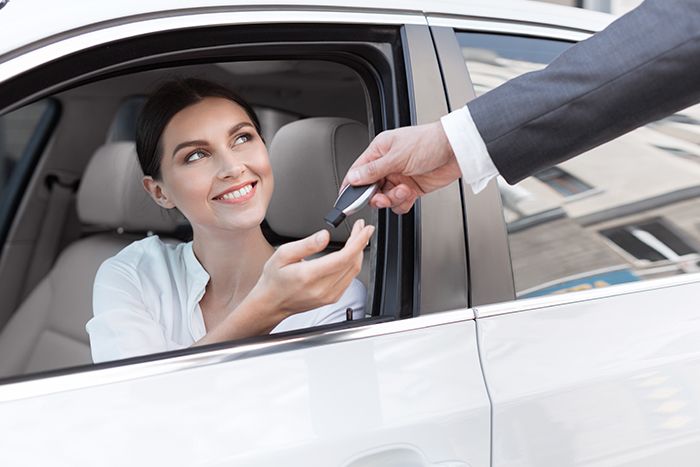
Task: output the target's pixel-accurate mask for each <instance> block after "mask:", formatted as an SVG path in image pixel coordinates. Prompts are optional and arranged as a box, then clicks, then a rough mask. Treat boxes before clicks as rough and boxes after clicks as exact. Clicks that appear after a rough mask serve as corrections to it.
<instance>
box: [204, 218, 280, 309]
mask: <svg viewBox="0 0 700 467" xmlns="http://www.w3.org/2000/svg"><path fill="white" fill-rule="evenodd" d="M192 247H193V249H194V254H195V256H196V257H197V259H198V260H199V262H200V263H201V265H202V266H203V267H204V269H205V270H206V271H207V273H208V274H209V278H210V279H209V284H207V289H206V295H208V296H209V297H208V298H210V299H212V298H213V299H214V301H215V302H230V303H231V304H232V305H237V303H239V302H240V301H241V300H243V298H245V296H246V295H248V292H250V291H251V290H252V288H253V287H254V286H255V284H256V283H257V282H258V279H259V278H260V275H261V274H262V270H263V266H264V265H265V262H267V260H268V259H269V258H270V256H272V254H273V253H274V248H273V247H272V245H270V244H269V243H268V242H267V240H266V239H265V237H264V236H263V234H262V231H261V230H260V227H256V228H254V229H251V230H247V231H237V232H234V233H231V232H225V233H217V234H212V233H209V232H197V231H195V232H194V241H193V245H192Z"/></svg>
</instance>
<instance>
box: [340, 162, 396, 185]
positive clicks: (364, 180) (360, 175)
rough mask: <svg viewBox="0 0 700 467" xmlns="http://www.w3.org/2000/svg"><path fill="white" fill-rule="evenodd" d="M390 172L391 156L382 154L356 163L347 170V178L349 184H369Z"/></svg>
mask: <svg viewBox="0 0 700 467" xmlns="http://www.w3.org/2000/svg"><path fill="white" fill-rule="evenodd" d="M391 173H392V164H391V158H390V157H387V156H384V157H380V158H379V159H375V160H372V161H369V162H367V163H366V164H362V165H358V166H357V167H353V168H352V169H350V170H349V171H348V176H347V180H348V182H350V184H351V185H369V184H370V183H374V182H376V181H379V180H381V179H383V178H385V177H386V176H387V175H391Z"/></svg>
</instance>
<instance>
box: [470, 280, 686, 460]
mask: <svg viewBox="0 0 700 467" xmlns="http://www.w3.org/2000/svg"><path fill="white" fill-rule="evenodd" d="M654 285H655V286H652V285H651V284H648V285H647V288H646V290H640V291H634V288H635V286H637V284H634V285H632V286H618V287H615V288H611V289H609V290H607V291H605V292H603V291H601V290H596V291H591V292H580V293H579V292H576V293H571V294H567V295H566V296H565V297H564V296H560V297H558V298H559V302H560V303H558V304H557V303H556V302H555V300H554V299H553V298H552V297H549V298H548V299H542V300H538V299H533V301H534V303H527V302H529V300H523V301H522V305H523V306H524V307H525V309H526V310H527V311H517V310H518V309H517V308H516V307H510V309H506V308H505V307H504V306H499V305H494V306H492V307H489V306H485V307H483V308H481V309H478V310H477V314H479V315H483V316H486V317H484V318H481V319H480V320H479V322H478V329H479V331H478V332H479V343H480V350H481V355H482V359H483V365H484V371H485V376H486V380H487V384H488V388H489V393H490V395H491V398H492V402H493V406H494V414H493V424H494V425H493V434H494V439H493V446H494V449H493V465H494V466H515V465H517V466H542V465H552V466H554V465H635V466H649V467H651V466H657V465H674V466H682V465H688V466H690V465H696V463H697V453H698V452H700V396H699V395H700V346H698V342H700V327H699V326H698V324H697V323H698V311H699V309H698V300H697V297H698V296H699V295H700V274H694V275H689V276H686V277H684V278H683V280H681V281H679V280H678V279H677V278H672V280H658V281H654ZM637 287H638V286H637ZM519 303H520V302H519Z"/></svg>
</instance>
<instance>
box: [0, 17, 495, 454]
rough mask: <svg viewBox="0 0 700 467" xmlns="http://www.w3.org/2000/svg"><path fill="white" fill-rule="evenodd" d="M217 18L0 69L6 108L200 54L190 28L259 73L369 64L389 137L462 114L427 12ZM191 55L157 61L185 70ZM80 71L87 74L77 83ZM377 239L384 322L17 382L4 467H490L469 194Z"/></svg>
mask: <svg viewBox="0 0 700 467" xmlns="http://www.w3.org/2000/svg"><path fill="white" fill-rule="evenodd" d="M203 12H204V11H189V10H188V11H183V12H177V11H168V12H167V17H168V18H169V20H170V21H171V22H172V25H173V26H172V27H170V26H168V25H167V23H165V22H164V21H163V20H162V18H163V17H165V16H166V15H165V14H163V15H162V17H161V16H160V15H159V14H158V13H154V14H152V15H150V17H149V18H135V19H134V18H132V19H120V20H118V21H116V20H115V21H114V22H113V23H105V24H101V25H97V26H95V27H94V28H93V29H92V30H87V31H81V33H80V34H78V35H70V34H68V35H66V37H63V38H58V39H55V42H51V43H49V44H47V45H46V47H45V48H44V49H41V50H34V51H28V52H27V53H26V54H25V55H19V56H17V57H16V58H10V59H8V60H6V61H5V62H3V63H0V76H3V77H6V79H5V80H4V81H3V82H0V95H2V96H3V98H2V108H3V109H11V108H13V107H17V106H19V105H21V104H22V103H23V102H29V101H31V100H33V99H36V98H37V96H42V95H47V94H49V92H50V89H49V88H50V87H51V86H54V87H60V86H63V85H66V83H67V82H69V81H71V80H73V81H76V80H80V79H87V77H88V76H89V77H90V78H89V79H99V78H100V76H101V74H102V73H107V71H108V70H109V72H110V73H112V72H114V70H120V69H122V70H126V69H127V68H128V66H130V65H129V63H132V62H130V60H133V61H135V62H138V61H139V59H142V58H144V57H140V56H138V54H139V53H141V52H140V51H142V50H145V49H147V48H153V47H158V45H157V44H159V42H158V41H159V40H160V39H162V43H163V44H169V45H168V46H169V47H173V44H176V45H175V47H180V48H182V49H183V50H184V49H186V48H187V47H188V44H191V43H190V42H189V41H188V40H186V39H185V36H181V35H180V34H182V33H183V31H186V30H194V32H196V33H197V34H198V35H199V36H198V37H200V38H201V37H205V35H206V34H207V33H209V32H212V34H213V29H210V28H213V27H214V26H217V27H218V28H219V29H217V31H218V37H221V36H222V34H221V31H223V35H226V34H228V36H227V37H236V33H237V32H238V31H239V29H240V30H244V31H243V32H244V33H245V35H246V37H247V38H249V39H248V43H246V44H245V45H246V47H247V48H246V49H245V53H244V54H243V56H245V57H246V58H248V59H250V57H251V53H252V52H251V50H254V51H257V52H259V53H260V54H262V55H265V54H266V53H267V54H269V55H271V56H275V57H279V56H280V55H284V53H286V52H285V45H286V46H287V48H289V49H294V53H295V54H296V55H299V54H303V53H304V50H305V49H304V47H307V46H309V45H308V44H307V42H314V44H312V45H313V46H314V47H312V48H311V49H309V50H311V51H312V52H313V53H315V54H318V55H317V56H319V55H322V56H324V57H336V56H342V57H345V59H348V57H350V59H351V60H354V62H356V63H360V64H362V66H363V67H364V68H362V69H363V70H366V71H367V72H368V73H367V75H366V77H367V79H368V80H369V79H376V80H377V82H378V83H379V84H378V85H377V86H378V89H379V90H380V91H381V93H379V92H378V93H377V94H373V96H375V97H377V102H381V104H379V105H378V109H379V111H378V112H377V114H376V115H374V116H373V122H374V125H375V129H376V130H377V131H379V130H381V129H384V128H391V127H394V126H398V125H401V124H408V123H422V122H428V121H432V120H434V119H436V118H438V117H439V116H440V115H441V114H443V113H444V112H445V111H446V110H447V107H446V101H445V96H444V93H443V89H442V86H441V78H440V74H439V69H438V65H437V57H436V55H435V50H434V48H433V44H432V41H431V37H430V31H429V29H428V27H427V23H426V20H425V17H424V16H423V15H422V14H420V13H406V12H402V13H401V14H395V13H392V12H391V11H386V12H382V13H381V14H380V13H366V12H359V11H352V10H351V9H348V10H347V11H345V10H344V11H337V10H334V11H328V10H327V9H324V8H315V7H308V6H307V7H305V8H303V9H302V8H298V9H295V8H294V7H290V8H287V9H285V10H280V11H277V10H273V9H271V8H267V9H263V10H259V11H258V10H255V9H251V8H246V9H245V10H244V11H243V10H241V11H236V10H235V8H232V9H231V10H230V11H228V10H225V9H224V10H222V9H214V10H212V11H206V13H207V14H206V15H204V14H199V13H203ZM183 25H184V26H183ZM222 25H224V26H225V28H226V29H223V30H222V29H221V27H222ZM154 26H157V33H156V32H155V30H154ZM301 30H303V31H304V32H303V34H302V33H299V32H298V31H301ZM336 33H337V34H336ZM300 35H301V36H303V37H301V36H300ZM336 36H337V37H336ZM188 37H189V38H192V37H193V36H192V34H190V36H188ZM251 37H252V38H253V39H250V38H251ZM159 38H160V39H159ZM137 40H142V41H141V42H138V43H137V42H136V41H137ZM229 40H232V39H229ZM137 44H138V45H137ZM144 44H147V45H148V46H147V47H145V46H144ZM141 46H144V47H141ZM192 47H193V48H194V46H192ZM107 50H109V51H110V52H111V53H110V54H105V53H104V52H105V51H107ZM150 50H151V51H152V50H153V49H150ZM197 50H199V49H197ZM175 52H180V51H179V50H170V51H169V52H168V53H170V55H168V56H167V57H166V54H165V52H163V55H162V57H160V58H159V59H158V60H163V63H167V64H172V63H173V61H172V54H173V53H175ZM143 53H144V54H145V53H146V52H143ZM188 53H194V54H197V53H199V52H197V51H196V50H195V51H190V52H188ZM232 53H234V52H232ZM122 54H124V55H122ZM134 54H135V55H134ZM324 54H325V55H324ZM334 54H335V55H334ZM154 55H155V54H154ZM234 55H235V53H234ZM46 56H50V57H51V60H52V62H51V63H46V62H43V61H42V60H41V57H46ZM166 58H167V60H166ZM193 58H195V59H201V56H193ZM158 60H155V61H156V62H157V61H158ZM152 65H153V63H151V64H150V65H149V66H152ZM81 67H82V68H81ZM78 68H81V70H80V73H81V74H82V75H81V76H78V75H77V74H76V75H71V73H74V70H76V69H78ZM75 73H77V72H75ZM373 73H374V74H373ZM44 80H46V82H44ZM10 90H15V91H16V92H17V94H15V95H12V94H10V93H9V91H10ZM382 93H383V94H382ZM29 176H31V174H30V175H29ZM37 177H38V175H37V174H35V175H34V178H33V179H32V180H31V183H37V181H36V178H37ZM30 185H31V184H30ZM18 196H21V194H20V195H18ZM8 222H9V221H8ZM378 225H379V231H378V239H379V240H378V243H379V246H378V248H377V249H378V250H379V253H377V263H376V269H375V272H374V273H375V276H374V281H375V282H374V283H375V284H378V286H377V289H376V290H375V299H374V302H373V305H374V306H373V308H372V314H373V315H374V316H373V317H371V318H368V319H366V320H360V321H357V322H355V323H348V324H340V325H331V326H329V327H325V328H319V329H314V330H309V331H300V332H292V333H288V334H283V335H278V336H275V337H265V338H256V339H252V340H249V341H245V342H234V343H225V344H219V345H214V346H208V347H203V348H200V349H190V350H185V351H179V352H174V353H167V354H162V355H154V356H148V357H139V358H135V359H130V360H126V361H119V362H114V363H106V364H101V365H97V366H94V365H89V366H81V367H75V368H68V369H61V370H54V371H50V372H44V373H36V374H31V375H23V376H17V377H14V378H9V379H5V380H3V381H2V384H0V431H1V432H2V433H3V448H2V449H0V463H1V464H2V465H8V466H9V465H42V464H48V463H50V464H51V465H70V466H75V465H134V464H136V465H251V466H252V465H260V466H263V465H269V466H273V465H274V466H279V465H309V466H330V465H339V466H348V467H368V466H380V465H381V466H388V465H395V466H402V467H403V466H423V465H425V466H429V465H445V466H452V467H457V466H462V465H465V466H466V465H470V466H473V467H478V466H481V467H485V466H487V465H489V462H490V454H489V450H490V442H489V438H490V419H489V417H490V416H489V411H490V408H489V402H488V398H487V394H486V389H485V384H484V379H483V375H482V372H481V367H480V362H479V356H478V352H477V333H476V324H475V321H474V315H473V313H472V311H471V310H469V309H467V308H466V306H467V303H466V297H467V276H466V271H467V268H466V258H465V256H464V248H465V247H464V232H463V218H462V205H461V199H460V196H459V186H458V185H457V184H455V185H453V186H452V187H450V188H449V189H447V190H445V191H443V192H441V193H438V194H435V195H434V196H431V197H427V198H426V199H425V200H423V201H422V202H421V204H420V206H419V207H417V208H416V209H415V210H414V211H413V212H412V213H411V214H409V215H406V216H402V217H399V216H396V215H394V214H391V213H389V212H382V213H380V214H379V224H378ZM438 226H439V228H438Z"/></svg>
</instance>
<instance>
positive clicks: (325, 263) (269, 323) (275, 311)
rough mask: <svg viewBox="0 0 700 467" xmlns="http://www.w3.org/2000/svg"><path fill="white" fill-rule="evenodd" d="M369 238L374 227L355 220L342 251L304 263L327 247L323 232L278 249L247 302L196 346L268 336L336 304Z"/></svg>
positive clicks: (327, 235)
mask: <svg viewBox="0 0 700 467" xmlns="http://www.w3.org/2000/svg"><path fill="white" fill-rule="evenodd" d="M373 232H374V226H372V225H369V226H365V222H364V221H363V220H358V221H357V222H355V225H353V227H352V232H351V233H350V238H348V241H347V242H346V243H345V246H344V247H343V248H342V249H340V250H338V251H334V252H333V253H329V254H327V255H325V256H322V257H320V258H314V259H311V260H309V261H304V258H306V257H308V256H311V255H313V254H315V253H320V252H321V251H323V249H324V248H326V247H327V246H328V242H329V241H330V235H329V233H328V231H327V230H321V231H320V232H316V233H315V234H314V235H311V236H309V237H306V238H304V239H302V240H298V241H296V242H290V243H286V244H284V245H282V246H281V247H279V248H278V249H277V251H276V252H275V253H274V254H273V255H272V257H271V258H270V259H269V260H267V263H265V266H264V268H263V273H262V275H261V276H260V279H258V282H257V284H255V287H253V290H251V292H250V293H249V294H248V296H246V298H245V299H244V300H243V301H242V302H241V303H240V304H239V305H238V306H237V307H236V309H235V310H233V311H232V312H231V313H230V314H229V315H228V316H227V317H226V319H225V320H224V321H222V322H221V323H220V324H219V325H218V326H216V327H215V328H214V329H212V330H210V331H209V332H207V335H206V336H204V337H203V338H202V339H200V340H199V341H197V342H196V343H195V345H204V344H212V343H214V342H222V341H226V340H231V339H241V338H244V337H251V336H257V335H262V334H267V333H269V332H270V331H272V329H273V328H274V327H275V326H277V325H278V324H279V323H280V322H281V321H282V320H283V319H285V318H287V317H288V316H291V315H293V314H295V313H300V312H302V311H307V310H311V309H313V308H318V307H320V306H323V305H328V304H330V303H335V302H337V301H338V300H340V297H342V295H343V293H344V292H345V290H346V289H347V288H348V286H349V285H350V282H351V281H352V280H353V278H355V276H357V274H358V273H359V272H360V269H361V268H362V251H363V250H364V249H365V247H366V246H367V243H368V242H369V239H370V237H371V236H372V233H373Z"/></svg>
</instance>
